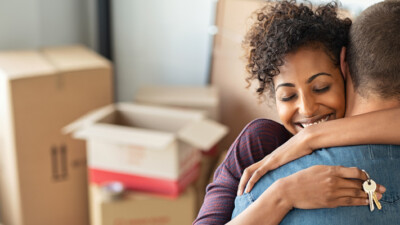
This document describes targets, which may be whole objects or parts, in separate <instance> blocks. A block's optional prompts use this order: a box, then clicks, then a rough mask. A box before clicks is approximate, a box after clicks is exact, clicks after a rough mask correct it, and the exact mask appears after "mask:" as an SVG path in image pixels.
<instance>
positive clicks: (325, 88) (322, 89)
mask: <svg viewBox="0 0 400 225" xmlns="http://www.w3.org/2000/svg"><path fill="white" fill-rule="evenodd" d="M330 88H331V86H330V85H328V86H326V87H323V88H320V89H314V92H316V93H318V94H320V93H324V92H326V91H328V90H329V89H330ZM296 96H297V95H296V94H294V95H291V96H289V97H284V98H281V101H282V102H288V101H290V100H292V99H293V98H295V97H296Z"/></svg>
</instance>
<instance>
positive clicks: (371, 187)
mask: <svg viewBox="0 0 400 225" xmlns="http://www.w3.org/2000/svg"><path fill="white" fill-rule="evenodd" d="M363 189H364V191H365V192H366V193H367V194H368V201H369V210H370V211H371V212H372V211H374V209H375V207H374V200H373V198H374V193H375V190H376V183H375V181H373V180H372V179H368V180H366V181H365V182H364V183H363Z"/></svg>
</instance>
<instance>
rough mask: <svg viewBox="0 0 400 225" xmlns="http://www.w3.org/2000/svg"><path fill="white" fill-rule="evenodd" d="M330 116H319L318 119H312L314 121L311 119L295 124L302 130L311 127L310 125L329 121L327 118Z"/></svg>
mask: <svg viewBox="0 0 400 225" xmlns="http://www.w3.org/2000/svg"><path fill="white" fill-rule="evenodd" d="M331 115H332V113H331V114H328V115H324V116H320V117H318V118H314V119H312V120H307V121H301V122H297V123H296V124H297V125H298V126H300V127H302V128H306V127H308V126H311V125H315V124H319V123H322V122H325V121H328V120H329V117H330V116H331Z"/></svg>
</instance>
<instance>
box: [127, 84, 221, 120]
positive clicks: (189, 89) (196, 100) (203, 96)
mask: <svg viewBox="0 0 400 225" xmlns="http://www.w3.org/2000/svg"><path fill="white" fill-rule="evenodd" d="M134 101H135V102H137V103H141V104H153V105H164V106H175V107H179V108H184V109H197V110H204V111H205V112H206V113H207V116H208V117H209V118H211V119H213V120H215V121H219V95H218V90H217V88H216V87H213V86H161V85H159V86H144V87H141V88H139V90H138V92H137V93H136V94H135V97H134Z"/></svg>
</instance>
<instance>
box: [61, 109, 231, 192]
mask: <svg viewBox="0 0 400 225" xmlns="http://www.w3.org/2000/svg"><path fill="white" fill-rule="evenodd" d="M63 132H65V133H71V132H73V136H74V137H75V138H80V139H85V140H86V141H87V150H88V165H89V170H90V178H89V179H90V181H92V182H95V183H102V182H108V181H111V180H112V179H118V180H119V181H121V182H123V183H124V184H125V186H126V187H127V188H130V189H135V190H143V191H151V192H156V193H160V194H166V195H171V196H177V195H178V194H179V193H180V192H181V191H183V190H184V189H185V187H186V186H187V185H189V184H190V183H191V182H193V181H194V180H195V179H196V178H197V175H198V173H199V163H200V160H201V156H200V151H199V150H203V151H206V150H209V149H211V147H212V146H214V145H215V144H216V143H217V142H218V141H219V140H221V139H222V138H223V137H224V136H225V135H226V133H227V128H226V127H225V126H224V125H221V124H219V123H217V122H215V121H213V120H210V119H207V117H206V115H205V113H204V112H202V111H196V110H181V109H177V108H172V107H164V106H163V107H161V106H150V105H140V104H134V103H116V104H112V105H108V106H106V107H103V108H100V109H98V110H95V111H93V112H91V113H89V114H87V115H85V116H84V117H82V118H80V119H78V120H77V121H75V122H73V123H71V124H70V125H69V126H67V127H65V128H64V129H63Z"/></svg>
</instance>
